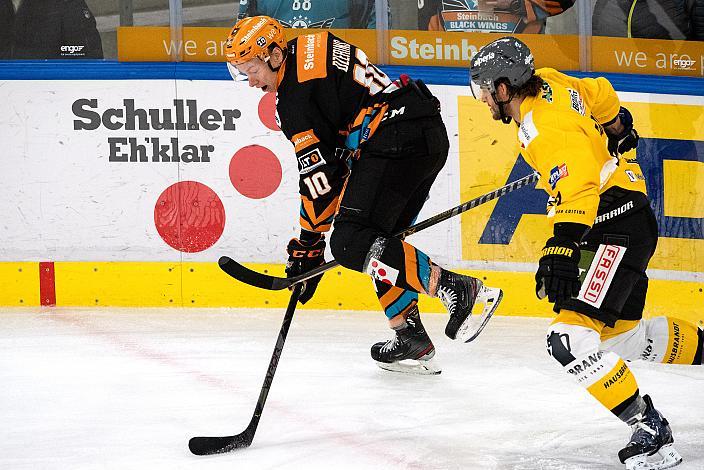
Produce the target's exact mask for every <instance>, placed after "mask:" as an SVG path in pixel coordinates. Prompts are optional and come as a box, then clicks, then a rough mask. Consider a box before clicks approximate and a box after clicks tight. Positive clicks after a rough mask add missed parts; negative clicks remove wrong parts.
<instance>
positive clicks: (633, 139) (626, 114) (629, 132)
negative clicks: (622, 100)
mask: <svg viewBox="0 0 704 470" xmlns="http://www.w3.org/2000/svg"><path fill="white" fill-rule="evenodd" d="M618 118H619V120H620V121H621V124H623V131H621V133H620V134H616V135H611V134H609V133H608V131H607V133H606V134H607V135H608V137H609V143H608V148H609V153H610V154H611V156H613V157H618V156H619V155H623V154H624V153H626V152H628V151H629V150H633V149H634V148H636V147H638V138H639V136H638V132H636V130H635V129H634V128H633V116H631V112H630V111H629V110H627V109H626V108H624V107H623V106H621V109H620V110H619V112H618Z"/></svg>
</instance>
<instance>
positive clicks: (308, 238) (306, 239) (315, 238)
mask: <svg viewBox="0 0 704 470" xmlns="http://www.w3.org/2000/svg"><path fill="white" fill-rule="evenodd" d="M323 238H325V234H324V233H322V232H311V231H310V230H305V229H301V236H300V237H299V238H298V239H299V240H300V241H301V243H302V244H303V245H308V246H311V245H313V244H315V243H317V242H319V241H320V240H322V239H323Z"/></svg>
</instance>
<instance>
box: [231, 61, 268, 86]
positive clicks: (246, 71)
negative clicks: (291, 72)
mask: <svg viewBox="0 0 704 470" xmlns="http://www.w3.org/2000/svg"><path fill="white" fill-rule="evenodd" d="M237 71H238V72H239V73H240V74H242V75H245V76H246V77H247V80H248V81H249V86H253V87H256V88H259V89H260V90H262V91H264V92H267V91H276V86H277V80H276V78H277V73H276V72H275V71H273V70H271V68H270V67H269V64H267V63H266V62H264V61H263V60H261V59H259V58H254V59H251V60H248V61H247V62H245V63H244V64H239V65H237Z"/></svg>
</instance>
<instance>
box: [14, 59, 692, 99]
mask: <svg viewBox="0 0 704 470" xmlns="http://www.w3.org/2000/svg"><path fill="white" fill-rule="evenodd" d="M381 68H382V69H383V70H384V71H385V72H386V73H387V74H389V76H391V77H397V76H398V75H399V74H401V73H407V74H408V75H410V76H412V77H414V78H418V79H421V80H423V81H424V82H425V83H428V84H432V85H458V86H466V85H467V83H468V82H469V72H468V71H467V69H466V68H459V67H427V66H399V65H385V66H382V67H381ZM568 73H569V74H570V75H574V76H576V77H598V76H604V77H606V78H608V79H609V81H610V82H611V83H612V84H613V85H614V88H616V89H617V90H619V91H631V92H640V93H668V94H676V95H695V96H704V78H698V77H668V76H661V75H634V74H625V73H606V74H604V73H593V72H591V73H590V72H568ZM159 79H161V80H173V79H180V80H230V75H229V73H228V72H227V69H226V67H225V66H224V64H222V63H220V62H178V63H176V62H117V61H107V60H41V61H34V60H32V61H30V60H24V61H20V60H10V61H0V80H159Z"/></svg>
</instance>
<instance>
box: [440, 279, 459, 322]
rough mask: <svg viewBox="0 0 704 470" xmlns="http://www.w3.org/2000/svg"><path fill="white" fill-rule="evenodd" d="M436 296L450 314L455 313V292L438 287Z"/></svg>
mask: <svg viewBox="0 0 704 470" xmlns="http://www.w3.org/2000/svg"><path fill="white" fill-rule="evenodd" d="M438 297H439V298H440V302H442V304H443V305H444V306H445V308H446V309H447V311H448V312H449V313H450V316H452V315H454V314H455V309H456V306H457V293H456V292H455V291H454V290H452V289H450V288H447V287H442V286H441V287H438Z"/></svg>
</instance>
